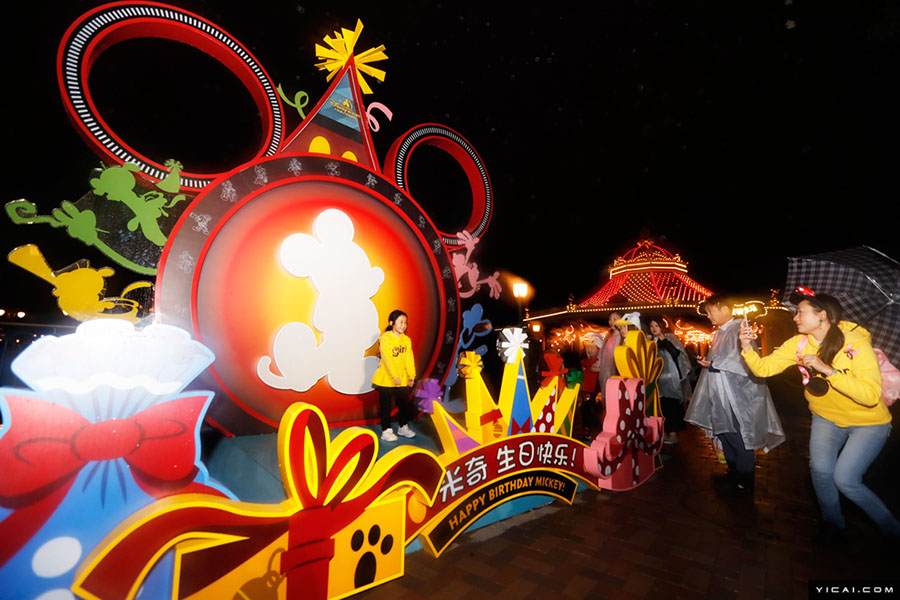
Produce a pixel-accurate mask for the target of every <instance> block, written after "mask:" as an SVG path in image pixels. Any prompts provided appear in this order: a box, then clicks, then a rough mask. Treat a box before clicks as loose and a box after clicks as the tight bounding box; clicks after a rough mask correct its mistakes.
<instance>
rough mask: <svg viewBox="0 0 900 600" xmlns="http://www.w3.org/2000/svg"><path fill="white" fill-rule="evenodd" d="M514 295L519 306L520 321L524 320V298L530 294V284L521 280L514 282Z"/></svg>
mask: <svg viewBox="0 0 900 600" xmlns="http://www.w3.org/2000/svg"><path fill="white" fill-rule="evenodd" d="M513 296H514V297H515V299H516V305H518V307H519V322H520V323H521V322H522V299H523V298H525V297H526V296H528V284H527V283H525V282H521V281H520V282H519V283H514V284H513Z"/></svg>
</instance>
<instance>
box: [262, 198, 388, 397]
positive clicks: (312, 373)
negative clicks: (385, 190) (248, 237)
mask: <svg viewBox="0 0 900 600" xmlns="http://www.w3.org/2000/svg"><path fill="white" fill-rule="evenodd" d="M313 234H314V236H315V237H313V236H310V235H307V234H305V233H294V234H292V235H289V236H288V237H287V238H285V240H284V241H283V242H282V243H281V248H280V249H279V252H278V258H279V260H280V262H281V265H282V266H283V267H284V268H285V270H286V271H287V272H288V273H290V274H291V275H293V276H295V277H309V278H310V279H311V280H312V283H313V286H315V288H316V290H317V291H318V292H319V297H318V298H317V300H316V305H315V308H314V309H313V323H312V324H313V327H315V328H316V329H317V330H318V331H320V332H321V333H322V343H321V344H318V345H316V335H315V332H314V331H313V330H312V329H311V328H310V327H309V326H308V325H307V324H306V323H298V322H293V323H288V324H287V325H284V326H283V327H282V328H281V329H279V330H278V333H277V334H276V335H275V342H274V344H273V348H272V350H273V352H272V355H273V356H272V358H270V357H268V356H263V357H262V358H260V359H259V361H258V362H257V364H256V373H257V375H258V376H259V378H260V379H261V380H262V381H263V383H265V384H266V385H269V386H271V387H274V388H277V389H280V390H285V389H292V390H296V391H298V392H305V391H306V390H308V389H309V388H311V387H312V386H313V385H315V384H316V382H317V381H318V380H319V379H321V378H322V377H325V376H327V377H328V383H329V385H331V387H332V388H333V389H334V390H335V391H337V392H340V393H342V394H361V393H364V392H367V391H369V390H371V389H372V375H374V373H375V369H376V368H377V367H378V357H375V356H363V355H364V354H365V351H366V350H367V349H368V348H369V347H371V346H372V344H374V343H375V342H376V341H377V340H378V336H379V334H380V333H381V331H380V330H379V328H378V311H377V310H376V309H375V304H374V303H373V302H372V301H371V298H372V296H374V295H375V293H376V292H377V291H378V288H379V287H381V284H382V283H383V282H384V271H382V270H381V268H379V267H373V266H371V264H370V263H369V257H368V255H367V254H366V252H365V251H364V250H363V249H362V248H361V247H360V246H359V245H358V244H356V243H354V242H353V235H354V229H353V222H352V221H351V220H350V217H348V216H347V215H346V214H345V213H344V212H343V211H340V210H338V209H336V208H329V209H326V210H324V211H322V212H321V213H319V216H317V217H316V220H315V221H314V222H313ZM273 359H274V362H275V366H276V367H277V368H278V370H279V371H280V372H281V373H282V374H281V375H278V374H277V373H274V372H273V371H272V369H271V368H270V367H271V364H272V361H273Z"/></svg>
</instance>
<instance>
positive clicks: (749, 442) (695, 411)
mask: <svg viewBox="0 0 900 600" xmlns="http://www.w3.org/2000/svg"><path fill="white" fill-rule="evenodd" d="M700 310H701V311H703V312H706V315H707V317H709V320H710V322H711V323H712V324H713V325H715V326H717V327H718V330H717V331H716V333H715V337H714V339H713V341H712V345H711V346H710V349H709V354H708V355H707V357H706V359H700V360H698V361H697V362H698V363H699V364H700V366H701V367H703V371H702V372H701V373H700V379H699V380H697V387H696V389H695V390H694V396H693V398H692V399H691V404H690V406H689V407H688V410H687V414H686V415H685V421H687V422H688V423H692V424H694V425H696V426H697V427H700V428H702V429H704V430H706V431H707V432H709V433H712V435H715V436H716V437H718V438H719V440H720V441H721V442H722V448H723V450H724V452H725V462H726V463H727V464H728V472H727V473H726V474H725V475H722V476H717V477H716V481H717V482H718V483H720V484H721V487H720V490H721V491H723V492H725V493H735V494H738V495H751V494H752V493H753V469H754V467H755V463H756V460H755V457H754V452H753V451H754V450H755V449H758V448H761V449H763V450H764V451H765V452H768V451H769V450H771V449H772V448H774V447H776V446H777V445H778V444H780V443H781V442H783V441H784V429H782V427H781V421H780V419H779V418H778V413H777V412H775V405H774V404H773V403H772V394H771V393H769V388H768V387H766V384H765V383H763V381H762V380H761V379H758V378H756V377H755V376H753V375H752V374H751V373H750V370H749V369H748V367H747V364H746V363H745V362H744V359H743V358H742V357H741V344H740V340H739V336H740V329H741V322H740V321H739V320H738V319H734V318H732V316H731V302H729V301H727V300H725V299H724V298H723V297H722V296H719V295H718V294H714V295H712V296H710V297H709V298H707V299H706V301H705V302H703V303H702V304H701V305H700Z"/></svg>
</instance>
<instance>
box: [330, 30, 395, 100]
mask: <svg viewBox="0 0 900 600" xmlns="http://www.w3.org/2000/svg"><path fill="white" fill-rule="evenodd" d="M362 29H363V24H362V21H360V20H359V19H357V20H356V28H354V29H353V30H352V31H351V30H350V29H346V28H344V27H342V28H341V31H340V33H338V32H337V31H335V32H334V37H330V36H327V35H326V36H325V38H324V39H323V41H324V42H325V43H326V44H328V46H329V47H328V48H326V47H324V46H320V45H319V44H316V48H315V49H316V58H321V59H323V61H322V62H320V63H317V64H316V67H318V69H319V70H320V71H328V77H326V81H331V80H332V78H334V76H335V75H337V74H338V72H340V70H341V69H343V68H344V65H346V64H347V61H348V60H350V57H351V56H352V57H353V63H354V64H355V65H356V79H357V81H359V88H360V89H361V90H362V93H363V94H371V93H372V88H371V87H369V84H368V82H367V81H366V80H365V78H364V77H363V74H366V75H369V76H370V77H374V78H375V79H377V80H378V81H384V76H385V72H384V71H382V70H381V69H378V68H375V67H373V66H371V65H370V64H369V63H373V62H375V61H379V60H387V54H385V53H384V49H385V48H384V44H382V45H380V46H378V47H376V48H369V49H368V50H366V51H364V52H360V53H359V54H355V55H354V53H353V48H354V46H356V42H357V41H358V40H359V36H360V34H361V33H362Z"/></svg>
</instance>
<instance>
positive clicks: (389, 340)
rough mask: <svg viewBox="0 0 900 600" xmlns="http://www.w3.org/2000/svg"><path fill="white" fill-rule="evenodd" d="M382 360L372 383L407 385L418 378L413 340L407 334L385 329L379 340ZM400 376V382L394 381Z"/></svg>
mask: <svg viewBox="0 0 900 600" xmlns="http://www.w3.org/2000/svg"><path fill="white" fill-rule="evenodd" d="M378 348H379V350H381V362H380V363H378V368H377V369H375V375H373V376H372V385H379V386H381V387H406V386H408V385H409V382H410V381H412V380H413V379H415V378H416V363H415V362H414V361H413V351H412V342H411V341H410V339H409V337H408V336H407V335H406V334H401V335H397V334H396V333H394V332H393V331H385V332H384V333H382V334H381V339H379V340H378ZM395 378H399V379H400V384H399V385H397V384H396V383H394V379H395Z"/></svg>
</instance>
